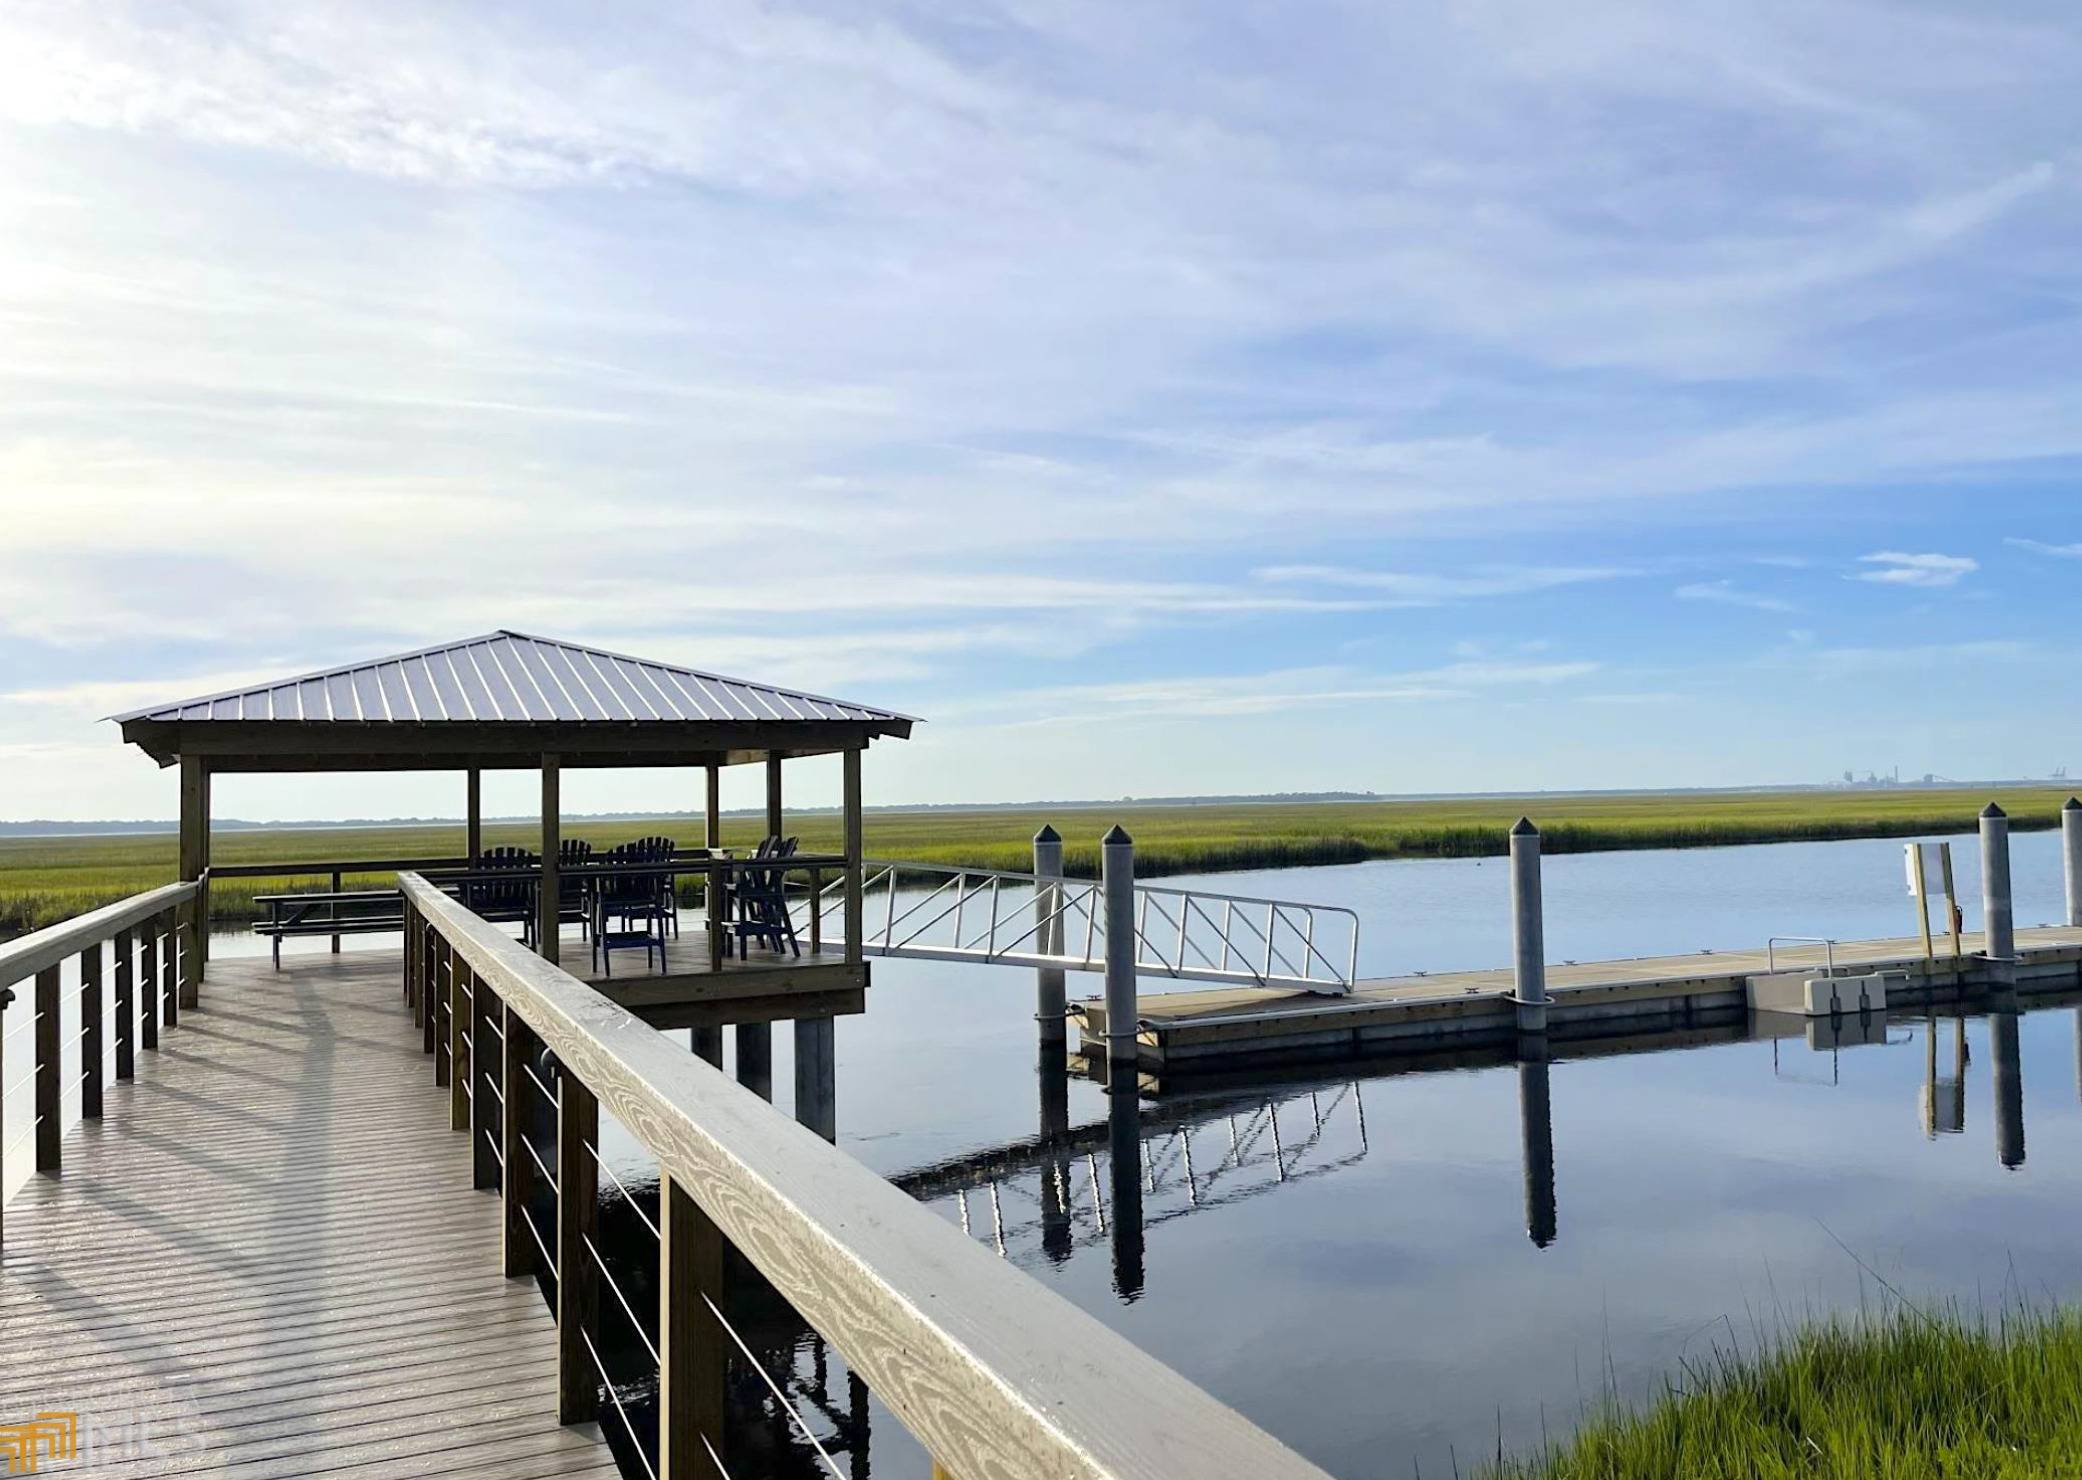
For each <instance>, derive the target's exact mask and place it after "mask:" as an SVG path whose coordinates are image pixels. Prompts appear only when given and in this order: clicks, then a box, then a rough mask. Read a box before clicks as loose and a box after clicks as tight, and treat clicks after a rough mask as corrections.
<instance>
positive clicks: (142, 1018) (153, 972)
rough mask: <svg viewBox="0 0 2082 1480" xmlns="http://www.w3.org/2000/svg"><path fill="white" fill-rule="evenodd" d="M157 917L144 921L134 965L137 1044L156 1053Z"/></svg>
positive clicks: (159, 917) (157, 1047)
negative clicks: (135, 970)
mask: <svg viewBox="0 0 2082 1480" xmlns="http://www.w3.org/2000/svg"><path fill="white" fill-rule="evenodd" d="M163 923H164V922H163V919H162V917H161V916H158V915H154V916H153V917H152V918H151V919H149V920H147V921H145V933H144V935H143V936H142V937H141V938H140V941H139V946H140V950H139V953H138V963H137V1005H138V1008H139V1011H138V1017H137V1030H138V1035H139V1038H138V1041H139V1045H140V1046H141V1047H144V1048H149V1049H151V1050H152V1051H153V1052H154V1053H157V1052H158V1051H159V929H160V926H161V925H162V924H163Z"/></svg>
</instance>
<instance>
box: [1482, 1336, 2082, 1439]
mask: <svg viewBox="0 0 2082 1480" xmlns="http://www.w3.org/2000/svg"><path fill="white" fill-rule="evenodd" d="M1477 1473H1478V1475H1479V1477H1480V1480H1782V1477H1784V1480H1790V1477H1796V1476H1797V1477H1800V1480H2025V1477H2032V1480H2043V1477H2047V1476H2082V1312H2078V1311H2073V1310H2059V1311H2052V1312H2037V1311H2032V1310H2028V1309H2022V1308H2015V1307H2013V1308H2011V1309H2008V1310H2006V1311H2005V1312H2003V1313H2002V1314H2001V1315H1999V1316H1997V1317H1996V1318H1995V1319H1994V1320H1993V1321H1990V1320H1987V1319H1977V1318H1969V1317H1966V1316H1963V1315H1961V1314H1960V1313H1959V1312H1957V1311H1956V1310H1952V1311H1946V1312H1942V1313H1939V1314H1935V1315H1933V1314H1927V1313H1924V1312H1921V1311H1918V1310H1914V1309H1912V1308H1909V1307H1907V1306H1904V1305H1901V1304H1899V1303H1898V1302H1897V1303H1894V1304H1893V1305H1892V1306H1891V1307H1890V1309H1888V1310H1887V1311H1885V1312H1882V1313H1879V1314H1868V1315H1860V1316H1856V1317H1850V1318H1842V1319H1834V1320H1824V1321H1821V1322H1817V1323H1812V1324H1807V1325H1803V1326H1800V1327H1798V1328H1796V1329H1794V1330H1792V1331H1790V1332H1789V1333H1786V1334H1785V1335H1783V1336H1782V1337H1781V1338H1780V1339H1778V1340H1776V1341H1775V1342H1772V1343H1770V1344H1769V1345H1768V1346H1767V1347H1765V1348H1764V1350H1763V1353H1762V1355H1752V1356H1748V1357H1745V1356H1744V1355H1742V1354H1741V1353H1740V1352H1739V1351H1738V1350H1737V1349H1736V1348H1735V1347H1734V1346H1732V1345H1730V1346H1724V1347H1722V1348H1720V1349H1718V1350H1716V1351H1714V1352H1713V1353H1712V1354H1711V1355H1710V1356H1707V1357H1705V1358H1702V1359H1699V1360H1697V1361H1693V1362H1689V1363H1687V1364H1686V1365H1685V1366H1684V1367H1683V1368H1682V1369H1681V1370H1680V1372H1679V1374H1678V1375H1677V1376H1676V1377H1674V1378H1673V1379H1671V1380H1670V1382H1669V1383H1668V1384H1667V1387H1666V1390H1665V1391H1664V1392H1663V1393H1662V1394H1661V1395H1660V1396H1659V1397H1658V1398H1657V1399H1656V1400H1654V1401H1652V1402H1649V1403H1647V1404H1644V1405H1642V1406H1639V1407H1635V1408H1631V1409H1628V1408H1622V1407H1620V1406H1618V1405H1615V1404H1611V1403H1608V1404H1607V1405H1606V1406H1605V1407H1604V1408H1603V1409H1602V1410H1600V1411H1599V1412H1598V1413H1596V1414H1594V1415H1592V1416H1591V1417H1590V1418H1589V1419H1588V1420H1587V1421H1586V1422H1585V1423H1584V1424H1583V1425H1582V1426H1581V1427H1580V1428H1579V1429H1578V1430H1577V1432H1576V1433H1575V1434H1574V1435H1573V1436H1572V1437H1570V1438H1569V1439H1568V1440H1567V1441H1565V1442H1563V1443H1561V1444H1558V1445H1555V1446H1552V1447H1550V1448H1548V1449H1547V1450H1546V1451H1545V1452H1543V1453H1539V1454H1536V1455H1533V1456H1532V1457H1530V1458H1522V1459H1517V1460H1511V1459H1504V1460H1499V1461H1492V1462H1491V1463H1490V1464H1489V1465H1487V1466H1485V1467H1484V1468H1482V1469H1481V1470H1480V1471H1478V1472H1477Z"/></svg>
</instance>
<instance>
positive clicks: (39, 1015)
mask: <svg viewBox="0 0 2082 1480" xmlns="http://www.w3.org/2000/svg"><path fill="white" fill-rule="evenodd" d="M58 975H59V969H58V968H57V967H55V966H46V967H45V968H44V969H43V970H41V971H39V972H37V973H36V1027H35V1029H34V1041H35V1044H36V1170H38V1171H39V1172H55V1171H57V1170H58V1166H59V1161H60V1158H61V1157H62V1155H63V1153H62V1152H61V1151H60V1150H59V1133H60V1131H61V1130H62V1129H63V1128H62V1127H61V1126H60V1125H59V1124H58Z"/></svg>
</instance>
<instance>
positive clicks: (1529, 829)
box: [1511, 817, 1540, 838]
mask: <svg viewBox="0 0 2082 1480" xmlns="http://www.w3.org/2000/svg"><path fill="white" fill-rule="evenodd" d="M1539 835H1540V830H1539V829H1538V828H1537V827H1534V826H1533V820H1532V818H1530V817H1521V818H1519V819H1518V826H1516V827H1514V828H1512V829H1511V836H1512V837H1514V838H1537V837H1538V836H1539Z"/></svg>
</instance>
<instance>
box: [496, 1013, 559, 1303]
mask: <svg viewBox="0 0 2082 1480" xmlns="http://www.w3.org/2000/svg"><path fill="white" fill-rule="evenodd" d="M499 1010H500V1015H501V1017H502V1019H503V1021H502V1022H501V1025H500V1026H501V1029H502V1031H503V1032H504V1033H505V1035H506V1036H505V1038H504V1040H503V1041H502V1042H501V1043H500V1045H499V1079H500V1083H501V1085H502V1093H503V1094H504V1095H505V1100H504V1101H503V1102H502V1103H501V1105H500V1107H499V1110H500V1114H499V1155H500V1156H502V1157H504V1158H505V1166H504V1167H503V1169H502V1172H503V1175H501V1176H500V1178H499V1201H500V1205H501V1207H502V1209H503V1211H504V1214H505V1216H504V1218H503V1219H502V1220H501V1224H500V1227H501V1244H502V1252H503V1254H504V1256H505V1259H504V1264H505V1270H506V1277H507V1278H508V1279H514V1278H516V1277H517V1276H520V1275H529V1274H534V1273H535V1272H536V1267H537V1266H538V1265H540V1264H541V1262H542V1261H541V1259H540V1258H539V1257H538V1256H537V1254H536V1252H535V1240H534V1237H533V1235H532V1234H531V1233H530V1232H529V1229H530V1225H529V1223H528V1199H529V1197H531V1196H532V1195H533V1193H534V1190H535V1161H534V1153H533V1152H532V1151H530V1150H529V1149H528V1144H527V1141H528V1119H529V1113H528V1112H529V1111H530V1110H532V1109H533V1108H534V1104H535V1082H534V1080H532V1079H530V1078H529V1077H528V1060H529V1059H530V1058H532V1057H534V1054H535V1035H534V1034H532V1033H530V1032H529V1031H528V1025H527V1024H526V1023H524V1022H522V1021H521V1017H520V1014H519V1013H517V1012H515V1011H514V1010H513V1008H512V1007H511V1006H510V1005H509V1004H507V1003H504V1002H502V1003H500V1005H499ZM543 1273H545V1274H546V1273H548V1271H547V1270H544V1271H543Z"/></svg>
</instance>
